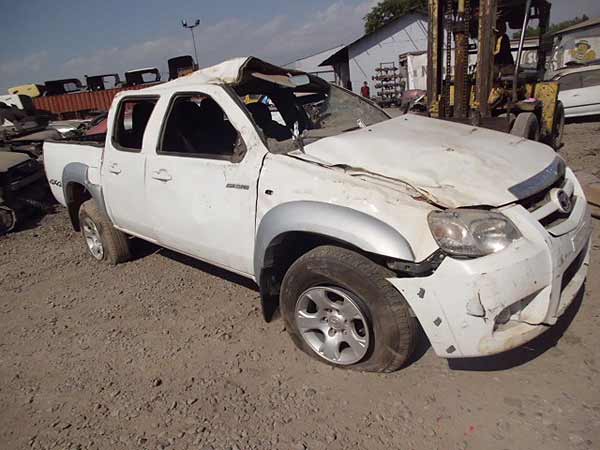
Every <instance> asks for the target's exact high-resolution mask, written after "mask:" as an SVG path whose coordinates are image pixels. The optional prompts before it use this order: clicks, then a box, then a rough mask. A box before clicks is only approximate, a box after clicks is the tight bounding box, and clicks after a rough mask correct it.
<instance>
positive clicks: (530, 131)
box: [510, 112, 540, 141]
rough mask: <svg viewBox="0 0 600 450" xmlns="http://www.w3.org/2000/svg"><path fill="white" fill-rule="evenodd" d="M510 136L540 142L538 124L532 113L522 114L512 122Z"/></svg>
mask: <svg viewBox="0 0 600 450" xmlns="http://www.w3.org/2000/svg"><path fill="white" fill-rule="evenodd" d="M510 134H512V135H515V136H521V137H522V138H525V139H530V140H532V141H539V140H540V122H539V120H538V118H537V116H536V115H535V114H534V113H532V112H522V113H520V114H518V115H517V118H516V119H515V121H514V122H513V126H512V129H511V130H510Z"/></svg>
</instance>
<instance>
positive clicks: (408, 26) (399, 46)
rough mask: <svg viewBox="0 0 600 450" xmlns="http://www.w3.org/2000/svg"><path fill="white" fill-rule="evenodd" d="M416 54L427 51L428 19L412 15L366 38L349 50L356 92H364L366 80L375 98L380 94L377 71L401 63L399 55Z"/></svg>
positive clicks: (351, 78)
mask: <svg viewBox="0 0 600 450" xmlns="http://www.w3.org/2000/svg"><path fill="white" fill-rule="evenodd" d="M413 51H427V18H426V17H424V16H422V15H418V14H409V15H407V16H404V17H402V18H401V19H399V20H398V21H397V22H395V23H394V24H390V25H388V26H386V27H383V29H380V30H378V31H376V32H374V33H373V34H371V35H368V36H365V37H364V38H363V39H362V40H360V41H358V42H356V43H354V44H352V45H351V46H350V47H349V48H348V58H349V63H350V81H351V82H352V89H353V90H354V91H355V92H357V93H358V92H360V88H361V86H362V85H363V82H364V81H367V83H369V87H370V88H371V95H373V94H374V93H375V92H376V89H375V81H373V80H372V79H371V77H372V76H373V75H375V68H376V67H379V64H380V63H383V62H395V63H396V66H398V63H399V56H400V55H401V54H403V53H407V52H413Z"/></svg>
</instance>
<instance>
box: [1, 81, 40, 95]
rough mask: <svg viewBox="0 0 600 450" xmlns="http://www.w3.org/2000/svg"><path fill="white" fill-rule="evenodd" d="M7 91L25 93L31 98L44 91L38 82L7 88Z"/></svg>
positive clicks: (18, 93) (17, 93) (13, 93)
mask: <svg viewBox="0 0 600 450" xmlns="http://www.w3.org/2000/svg"><path fill="white" fill-rule="evenodd" d="M8 93H9V94H11V95H26V96H28V97H31V98H36V97H39V96H40V95H42V94H43V93H44V87H43V86H40V85H39V84H24V85H22V86H15V87H11V88H9V89H8Z"/></svg>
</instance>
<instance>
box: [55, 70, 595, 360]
mask: <svg viewBox="0 0 600 450" xmlns="http://www.w3.org/2000/svg"><path fill="white" fill-rule="evenodd" d="M258 94H263V95H268V96H269V98H270V99H271V100H272V101H273V103H274V104H275V105H276V106H277V108H278V110H279V112H280V113H281V116H282V118H283V120H284V121H285V123H286V124H287V127H288V132H289V136H288V137H287V138H286V139H276V138H273V137H271V136H269V134H268V132H267V131H266V130H267V129H268V127H267V126H259V125H258V123H259V122H261V121H262V120H263V119H259V116H258V115H254V113H253V111H254V110H253V109H251V108H250V107H249V106H248V107H246V106H245V105H244V103H243V102H242V100H241V99H242V98H243V97H244V96H246V95H258ZM181 98H185V99H186V101H187V100H189V101H190V102H192V103H193V102H196V103H199V104H200V105H201V104H202V102H203V101H204V99H205V98H211V99H212V100H214V101H215V102H216V103H217V104H218V105H219V106H220V107H221V108H222V110H223V112H224V114H225V115H226V118H227V119H226V121H228V122H229V124H230V125H231V126H233V127H234V128H235V130H236V131H237V141H236V144H235V148H234V149H233V150H232V153H231V154H227V155H218V157H216V156H214V155H213V156H211V155H206V154H204V153H198V154H193V155H190V154H189V153H188V152H187V151H179V152H169V151H168V149H166V146H167V145H166V144H165V141H168V140H169V139H168V138H167V137H166V136H165V134H168V131H167V129H168V128H169V121H170V120H171V117H172V112H173V111H174V110H175V108H176V106H177V102H178V99H181ZM288 100H289V101H290V102H291V103H289V102H288ZM144 101H147V102H152V105H153V109H152V111H151V114H149V116H148V118H147V122H146V123H144V127H145V132H144V133H143V143H140V144H139V148H138V149H136V150H134V151H131V149H127V148H123V147H122V145H121V143H120V141H119V139H120V138H119V136H120V133H121V131H119V127H122V125H119V120H121V119H120V117H121V116H122V114H121V112H122V111H123V110H124V109H126V108H128V106H127V105H128V104H129V103H131V102H144ZM128 102H129V103H128ZM120 114H121V115H120ZM135 114H136V112H135V110H134V116H135ZM134 122H135V120H134ZM107 123H108V130H107V139H106V142H105V143H104V142H101V143H97V144H95V145H90V144H88V145H85V144H83V143H81V142H72V143H47V144H46V145H45V154H46V161H45V167H46V173H47V176H48V179H49V180H50V184H51V188H52V191H53V193H54V195H55V197H56V198H57V200H58V201H59V202H60V203H61V204H63V205H65V206H66V207H67V208H69V212H70V214H71V218H72V220H73V224H74V226H75V227H76V228H77V229H79V228H80V226H81V224H80V222H79V220H80V217H82V216H81V212H80V208H81V207H82V206H81V205H82V203H84V202H85V201H93V202H94V203H95V204H96V205H97V207H98V209H99V210H100V211H101V213H102V214H105V215H106V217H108V218H109V219H110V222H109V223H110V224H112V225H111V226H114V227H115V228H116V229H117V230H119V231H120V232H123V233H126V234H127V235H132V236H138V237H141V238H143V239H146V240H148V241H152V242H155V243H158V244H160V245H162V246H165V247H168V248H171V249H174V250H176V251H179V252H182V253H185V254H188V255H191V256H193V257H195V258H198V259H202V260H204V261H207V262H210V263H212V264H214V265H217V266H220V267H224V268H226V269H228V270H230V271H233V272H236V273H238V274H241V275H243V276H246V277H248V278H251V279H253V280H254V281H255V282H256V283H257V284H258V285H259V287H260V290H261V295H262V298H263V301H264V304H265V305H268V303H269V299H270V298H272V297H275V298H276V297H277V296H279V295H280V294H281V289H282V285H283V286H284V287H285V285H286V283H287V284H289V282H290V278H291V276H290V275H289V273H290V271H293V270H294V267H295V263H297V261H298V260H300V259H302V257H303V255H304V253H306V252H310V251H313V250H314V249H315V248H317V247H319V246H320V245H330V246H332V245H333V246H338V247H340V248H343V249H346V250H348V249H350V250H352V251H354V252H356V253H359V254H361V255H363V256H365V257H366V258H367V259H368V260H369V261H370V263H369V264H373V270H379V268H382V270H385V271H386V272H385V273H386V274H387V275H385V280H386V281H385V283H387V284H386V285H387V286H388V287H389V286H390V285H391V286H393V288H394V289H395V291H394V292H395V293H396V294H395V295H398V294H400V296H401V298H402V299H403V300H402V301H405V302H406V303H407V304H408V305H409V307H410V311H411V314H413V316H414V317H416V318H417V319H418V321H419V323H420V324H421V325H422V327H423V329H424V330H425V333H426V334H427V336H428V338H429V339H430V341H431V343H432V346H433V348H434V350H435V352H436V353H437V354H438V355H440V356H443V357H446V358H455V357H470V356H482V355H489V354H494V353H499V352H502V351H506V350H508V349H511V348H514V347H516V346H518V345H521V344H523V343H524V342H527V341H528V340H531V339H532V338H533V337H535V336H537V335H539V334H540V333H542V332H543V331H545V330H546V329H547V328H548V326H549V325H552V324H554V323H555V322H556V321H557V318H558V317H559V316H560V315H561V314H562V313H563V312H564V311H565V309H566V308H567V307H568V305H569V304H570V303H571V302H572V301H573V299H574V298H575V295H576V293H577V292H578V291H579V289H580V288H581V286H582V285H583V282H584V279H585V276H586V273H587V267H588V262H589V253H590V235H591V222H590V212H589V209H588V207H587V204H586V200H585V196H584V194H583V192H582V190H581V187H580V185H579V183H578V181H577V179H576V178H575V176H574V174H573V172H572V171H571V170H570V169H568V168H567V167H565V164H564V162H563V160H562V159H561V158H560V157H559V156H557V155H556V154H555V152H554V151H553V150H552V149H551V148H550V147H548V146H546V145H543V144H540V143H536V142H533V141H529V140H526V139H523V138H520V137H517V136H511V135H509V134H504V133H499V132H495V131H491V130H486V129H482V128H476V127H472V126H467V125H461V124H455V123H450V122H446V121H441V120H436V119H429V118H424V117H419V116H413V115H405V116H401V117H398V118H395V119H391V118H390V117H389V116H388V115H387V114H386V113H385V112H384V111H382V110H380V109H379V108H377V106H376V105H374V104H372V103H371V102H369V101H368V100H365V99H361V98H360V97H358V96H356V95H354V94H352V93H351V92H348V91H345V90H343V89H341V88H339V87H336V86H332V85H329V84H328V83H326V82H324V81H323V80H320V79H318V78H316V77H313V76H309V75H306V74H303V73H302V72H297V71H291V70H288V69H282V68H278V67H276V66H273V65H270V64H268V63H264V62H262V61H260V60H257V59H255V58H239V59H235V60H231V61H227V62H225V63H222V64H220V65H218V66H215V67H211V68H208V69H204V70H201V71H198V72H196V73H194V74H192V75H189V76H187V77H184V78H180V79H177V80H175V81H172V82H169V83H166V84H162V85H157V86H154V87H151V88H148V89H144V90H140V91H136V92H126V93H119V94H118V95H117V97H116V98H115V101H114V103H113V106H112V107H111V110H110V112H109V116H108V122H107ZM261 123H262V122H261ZM141 142H142V141H141ZM181 145H184V144H181ZM516 161H518V163H516ZM124 193H127V195H124ZM103 217H104V216H103ZM467 222H468V223H467ZM448 230H450V231H448ZM454 232H456V233H458V234H460V235H461V236H459V237H456V236H457V235H454V236H452V233H454ZM444 233H446V234H444ZM461 233H462V234H461ZM494 233H495V234H494ZM84 235H85V230H84ZM453 239H454V240H453ZM460 239H463V240H464V241H465V242H466V240H470V241H469V242H470V244H469V245H470V247H468V249H467V247H466V245H467V244H465V243H464V242H462V241H460ZM87 242H88V244H89V245H91V244H94V242H95V241H93V239H92V240H89V239H88V240H87ZM457 242H458V243H457ZM463 244H464V245H463ZM461 245H463V246H462V247H461ZM486 246H487V247H486ZM459 247H460V248H459ZM483 247H485V248H483ZM96 250H98V248H96ZM90 251H91V252H92V254H93V249H92V248H91V247H90ZM96 256H98V255H96ZM97 259H102V258H97ZM292 278H293V277H292ZM384 288H385V287H384ZM349 289H350V288H349ZM357 289H358V288H357ZM343 292H345V291H343ZM343 292H342V294H341V295H345V294H343ZM282 295H283V294H282ZM336 295H337V294H336ZM300 303H301V302H300V300H299V301H298V303H297V304H298V305H299V304H300ZM365 307H368V304H367V305H365ZM329 313H331V311H329V312H328V314H329ZM299 314H300V313H299ZM340 314H341V313H340ZM340 314H338V315H335V314H333V316H332V315H331V314H330V315H328V316H327V317H324V318H323V320H325V321H326V322H327V324H329V325H330V328H323V329H325V330H329V331H326V333H330V336H333V335H335V334H336V333H337V332H338V331H339V332H340V333H342V332H344V333H345V331H346V329H345V328H343V326H341V325H340V324H339V323H340V321H341V319H340V317H341V318H342V319H343V316H342V315H340ZM298 317H300V318H298ZM298 317H297V323H296V324H295V325H294V323H292V324H291V325H292V326H296V325H298V324H300V323H301V322H302V318H303V317H304V318H306V317H305V316H298ZM292 322H293V320H292ZM315 326H317V325H315ZM324 326H325V325H324ZM369 326H370V325H369ZM378 326H379V325H377V323H373V329H372V330H371V331H372V332H371V333H370V334H367V336H375V333H374V331H373V330H375V329H379V328H377V327H378ZM298 327H300V325H298ZM317 327H318V326H317ZM299 329H300V328H299ZM342 329H343V331H342ZM355 331H356V330H355ZM315 333H316V332H315ZM315 333H312V335H311V336H313V337H314V336H315ZM331 333H333V334H331ZM323 339H325V341H326V340H327V337H324V338H323ZM340 339H342V341H340V342H342V343H343V342H344V341H343V338H340ZM372 339H376V338H372ZM359 340H360V339H359ZM363 340H364V339H363ZM311 342H312V343H314V339H313V341H306V343H308V344H311ZM357 342H358V341H357ZM373 342H374V343H371V344H369V345H374V346H377V345H380V344H379V343H378V342H376V341H375V340H374V341H373ZM355 343H356V342H353V343H352V344H353V345H354V344H355ZM302 345H304V344H300V345H299V346H300V347H301V348H302ZM311 345H312V344H311ZM375 348H377V347H375ZM313 350H315V349H314V348H313ZM305 351H306V350H305ZM337 351H338V352H340V353H344V352H345V353H344V354H346V353H351V352H352V351H353V349H351V350H348V349H347V348H346V347H343V346H342V347H339V348H338V349H337ZM372 351H373V352H376V351H377V350H372ZM315 353H316V354H317V355H318V356H319V357H322V359H324V360H325V361H326V362H328V363H330V364H339V365H352V364H354V363H356V364H358V366H357V367H358V368H361V367H362V368H364V367H367V370H387V369H388V368H389V367H392V366H393V367H396V366H394V364H391V363H390V364H391V365H388V366H385V367H382V366H376V365H371V366H364V365H363V366H360V364H362V361H363V359H365V358H366V359H368V358H369V354H370V353H368V352H367V353H366V354H363V356H361V358H362V359H360V358H359V359H357V360H356V361H354V360H352V359H350V361H353V363H348V360H346V359H339V360H336V359H332V358H333V357H332V358H330V357H329V356H328V355H326V354H325V353H320V352H319V351H318V350H315ZM398 361H400V360H398ZM402 361H404V359H403V360H402ZM402 361H401V362H402Z"/></svg>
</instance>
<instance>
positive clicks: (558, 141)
mask: <svg viewBox="0 0 600 450" xmlns="http://www.w3.org/2000/svg"><path fill="white" fill-rule="evenodd" d="M564 131H565V107H564V105H563V104H562V102H560V101H559V102H557V103H556V111H555V112H554V125H553V127H552V136H550V142H549V144H550V146H551V147H552V148H553V149H554V150H556V151H558V150H560V148H561V147H562V141H563V133H564Z"/></svg>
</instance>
